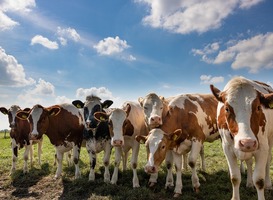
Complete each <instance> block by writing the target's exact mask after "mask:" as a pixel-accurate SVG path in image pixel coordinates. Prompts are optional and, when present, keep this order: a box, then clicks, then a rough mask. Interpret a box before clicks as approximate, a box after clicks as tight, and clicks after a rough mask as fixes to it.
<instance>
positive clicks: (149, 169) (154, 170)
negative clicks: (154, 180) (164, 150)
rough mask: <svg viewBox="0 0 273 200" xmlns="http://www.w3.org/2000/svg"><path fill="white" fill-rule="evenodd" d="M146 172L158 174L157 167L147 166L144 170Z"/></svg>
mask: <svg viewBox="0 0 273 200" xmlns="http://www.w3.org/2000/svg"><path fill="white" fill-rule="evenodd" d="M144 170H145V172H146V173H148V174H153V173H156V172H157V169H156V167H155V166H147V165H146V166H145V168H144Z"/></svg>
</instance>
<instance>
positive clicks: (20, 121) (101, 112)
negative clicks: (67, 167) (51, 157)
mask: <svg viewBox="0 0 273 200" xmlns="http://www.w3.org/2000/svg"><path fill="white" fill-rule="evenodd" d="M210 89H211V91H212V94H181V95H178V96H174V97H169V98H164V97H161V96H158V95H156V94H155V93H150V94H148V95H147V96H145V97H144V98H142V97H140V98H139V99H138V102H129V101H127V102H125V103H124V104H123V105H122V106H121V108H109V107H110V106H111V105H112V103H113V101H111V100H106V101H104V102H102V101H101V99H100V98H99V97H97V96H87V97H86V101H85V102H82V101H80V100H76V101H73V102H72V104H60V105H54V106H51V107H46V108H45V107H43V106H41V105H35V106H33V108H31V109H24V110H21V109H20V107H19V106H11V107H10V108H9V109H7V108H5V107H1V108H0V111H1V112H2V113H3V114H7V115H8V118H9V123H10V127H11V131H10V136H11V141H12V142H11V144H12V152H13V158H12V168H11V172H14V170H15V167H16V166H15V165H16V160H17V157H18V148H22V147H25V153H24V168H23V171H24V172H27V171H28V165H27V161H28V157H29V154H30V159H32V148H31V145H32V144H33V143H34V142H38V144H39V148H38V150H39V153H38V155H39V163H40V156H41V147H42V138H43V135H44V134H45V135H47V136H48V138H49V140H50V142H51V143H52V144H53V145H54V146H55V148H56V158H57V164H58V165H57V171H56V174H55V178H58V177H60V176H61V173H62V160H63V156H64V153H65V152H68V151H70V150H71V149H73V154H72V155H73V162H74V165H75V177H76V178H79V177H80V169H79V162H78V161H79V156H80V149H81V146H82V144H83V143H85V145H86V149H87V152H88V154H89V157H90V173H89V180H91V181H92V180H95V171H94V168H95V166H96V155H97V153H99V152H101V151H104V157H103V164H104V167H105V171H104V181H105V182H111V183H112V184H116V183H117V180H118V168H119V165H120V162H121V160H122V163H123V169H125V168H126V165H127V158H128V153H129V151H130V150H131V149H132V157H131V168H132V171H133V180H132V181H133V187H139V180H138V176H137V170H136V169H137V160H138V153H139V148H140V144H145V146H146V149H147V158H148V160H147V163H146V165H145V167H144V169H145V172H147V173H149V174H150V179H149V185H150V186H153V185H154V184H156V182H157V173H158V170H159V167H160V166H161V164H162V162H163V161H164V160H165V163H166V166H167V176H166V185H165V186H166V187H169V186H175V189H174V196H175V197H178V196H180V195H181V194H182V173H181V169H182V166H183V167H186V166H187V164H188V165H189V166H190V167H191V170H192V186H193V188H194V190H195V191H196V192H198V191H199V187H200V182H199V179H198V176H197V171H196V160H197V158H198V156H199V155H201V158H202V167H203V169H205V163H204V149H203V143H204V142H212V141H214V140H216V139H218V138H221V141H222V148H223V151H224V153H225V156H226V159H227V162H228V167H229V174H230V179H231V183H232V187H233V193H232V199H234V200H235V199H240V195H239V186H240V183H241V173H240V167H239V166H238V164H237V160H241V161H243V160H245V161H246V163H247V167H248V176H247V186H249V187H253V186H255V188H256V190H257V195H258V199H259V200H263V199H265V197H264V189H271V188H272V183H271V178H270V164H271V157H272V155H271V150H272V146H273V89H272V88H271V87H270V86H269V85H267V84H265V83H262V82H258V81H251V80H248V79H246V78H244V77H236V78H233V79H231V80H230V81H229V82H228V83H227V85H226V86H225V88H224V89H223V91H220V90H219V89H217V88H216V87H214V86H213V85H211V86H210ZM112 147H114V148H115V164H114V165H115V166H114V167H115V168H114V172H113V175H112V177H111V176H110V172H109V160H110V154H111V149H112ZM253 158H254V159H255V167H254V170H252V162H253V161H252V160H253ZM185 162H187V163H186V165H185ZM31 163H32V160H31ZM173 163H174V165H175V169H176V182H175V184H174V179H173V176H172V164H173Z"/></svg>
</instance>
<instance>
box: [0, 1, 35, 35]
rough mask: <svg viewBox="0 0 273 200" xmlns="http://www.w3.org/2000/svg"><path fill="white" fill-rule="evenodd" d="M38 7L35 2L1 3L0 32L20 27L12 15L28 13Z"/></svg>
mask: <svg viewBox="0 0 273 200" xmlns="http://www.w3.org/2000/svg"><path fill="white" fill-rule="evenodd" d="M35 6H36V3H35V0H24V1H21V0H12V1H10V0H2V1H1V3H0V31H5V30H9V29H12V28H14V27H15V26H16V25H19V22H17V21H15V20H14V19H12V18H11V17H10V16H9V14H10V13H17V14H18V13H19V14H20V13H21V14H24V13H28V12H30V11H31V10H32V8H33V7H35Z"/></svg>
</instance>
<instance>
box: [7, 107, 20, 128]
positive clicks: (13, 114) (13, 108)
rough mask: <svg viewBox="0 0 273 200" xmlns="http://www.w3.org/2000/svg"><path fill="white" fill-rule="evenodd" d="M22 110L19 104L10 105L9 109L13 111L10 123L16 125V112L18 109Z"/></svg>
mask: <svg viewBox="0 0 273 200" xmlns="http://www.w3.org/2000/svg"><path fill="white" fill-rule="evenodd" d="M19 110H21V109H20V107H19V106H17V105H13V106H11V107H10V109H9V111H10V113H11V116H12V121H11V122H10V125H13V126H14V125H15V117H16V113H17V111H19Z"/></svg>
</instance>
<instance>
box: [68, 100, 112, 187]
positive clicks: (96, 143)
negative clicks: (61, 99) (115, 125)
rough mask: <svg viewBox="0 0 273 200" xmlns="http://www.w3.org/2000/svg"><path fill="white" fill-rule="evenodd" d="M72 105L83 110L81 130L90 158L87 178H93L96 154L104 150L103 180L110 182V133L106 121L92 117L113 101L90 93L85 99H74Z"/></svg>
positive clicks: (91, 179)
mask: <svg viewBox="0 0 273 200" xmlns="http://www.w3.org/2000/svg"><path fill="white" fill-rule="evenodd" d="M72 104H73V105H74V106H76V107H77V108H79V109H80V111H81V112H83V115H84V120H85V128H84V131H83V137H84V140H86V149H87V152H88V155H89V158H90V173H89V180H90V181H94V180H95V167H96V162H97V154H98V153H100V152H102V151H104V157H103V165H104V169H105V170H104V182H110V172H109V163H110V155H111V150H112V146H111V144H110V140H111V138H110V133H109V127H108V123H107V122H105V121H102V122H100V121H98V120H97V119H96V118H94V113H95V112H105V110H107V109H108V108H109V107H110V106H111V105H112V104H113V101H111V100H105V101H104V102H101V99H100V98H99V97H97V96H94V95H90V96H87V97H86V101H85V102H82V101H81V100H75V101H73V102H72Z"/></svg>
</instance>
